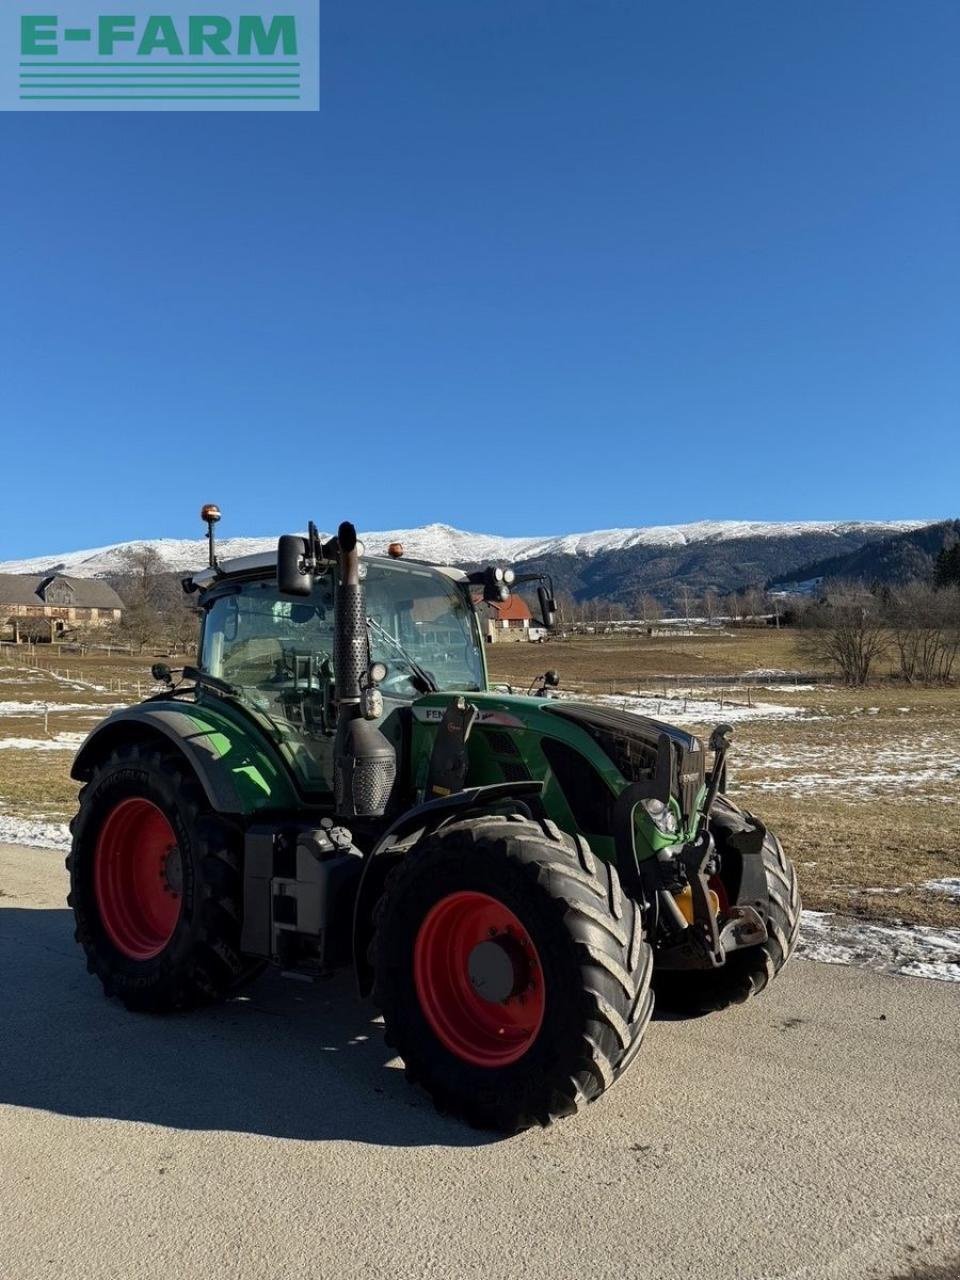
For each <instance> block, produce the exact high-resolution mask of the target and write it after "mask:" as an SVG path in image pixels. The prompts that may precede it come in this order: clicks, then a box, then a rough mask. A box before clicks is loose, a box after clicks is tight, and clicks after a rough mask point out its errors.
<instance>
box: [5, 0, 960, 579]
mask: <svg viewBox="0 0 960 1280" xmlns="http://www.w3.org/2000/svg"><path fill="white" fill-rule="evenodd" d="M320 30H321V66H320V73H321V94H320V96H321V110H320V112H319V114H316V115H313V114H309V115H308V114H303V115H298V114H293V113H291V114H284V115H272V116H267V115H259V114H243V115H227V114H223V115H217V114H170V115H163V114H160V113H157V114H149V115H148V114H138V115H120V114H103V115H100V114H84V115H79V114H78V115H70V114H50V115H19V114H9V113H8V114H3V115H2V116H0V173H2V184H3V193H4V194H3V199H2V202H0V246H2V250H0V284H2V300H3V306H2V308H0V429H2V432H3V438H4V448H3V459H4V465H3V468H2V472H3V477H4V483H3V485H2V494H3V497H2V501H0V558H5V557H11V556H15V555H26V554H30V553H45V552H48V551H58V550H66V549H70V548H75V547H82V546H92V545H98V544H102V543H107V542H112V541H115V540H118V539H121V538H133V537H158V536H163V535H169V536H185V535H194V534H196V533H197V532H198V520H197V515H196V512H197V508H198V507H199V505H200V503H201V502H202V501H205V500H216V501H218V502H219V503H220V504H221V506H222V507H223V509H224V521H223V524H222V525H221V530H222V532H223V534H225V535H226V534H238V533H250V534H259V533H269V532H274V531H280V530H282V529H284V528H298V527H302V526H303V525H304V523H305V521H306V520H307V518H309V517H313V518H314V519H316V520H317V522H318V523H319V524H320V525H321V526H325V527H330V526H332V525H334V524H335V523H336V522H337V521H338V520H340V519H343V518H352V519H355V520H356V521H357V522H358V523H359V524H360V525H362V526H364V527H366V528H389V527H397V526H403V525H413V524H421V523H425V522H428V521H434V520H438V521H445V522H449V523H451V524H456V525H458V526H460V527H463V528H473V529H481V530H492V531H498V532H503V533H517V534H519V533H539V532H545V533H546V532H560V531H568V530H582V529H590V528H601V527H608V526H616V525H634V524H648V523H661V522H675V521H685V520H693V519H699V518H708V517H710V518H713V517H736V518H757V519H801V518H811V519H816V518H831V517H838V518H843V517H871V518H885V517H890V518H897V517H905V518H906V517H913V516H927V515H929V516H931V517H936V516H945V515H957V514H960V499H958V488H960V486H958V481H960V461H958V458H960V449H958V448H957V439H958V404H960V375H958V361H957V350H958V345H960V343H958V339H960V325H958V303H957V299H958V298H960V279H958V277H960V269H958V268H960V238H958V226H957V209H958V207H960V200H958V197H960V165H958V152H960V147H958V143H960V127H958V125H960V87H958V86H960V76H958V65H957V57H956V49H957V48H958V39H960V6H958V5H957V4H955V3H953V0H951V2H950V3H940V2H939V0H922V3H920V4H911V3H908V2H907V0H903V2H902V3H897V4H891V3H887V2H885V0H870V3H858V2H856V0H843V3H839V4H838V3H836V0H812V2H809V3H804V4H802V5H800V4H795V3H786V2H785V0H757V2H756V3H730V2H728V0H724V3H721V4H716V3H713V2H712V0H711V2H710V3H706V2H704V3H692V2H689V0H687V2H683V0H680V2H679V3H678V2H677V0H670V3H666V2H658V3H645V2H638V0H579V2H577V3H572V2H570V0H539V2H536V3H535V2H534V0H509V2H507V0H483V2H481V0H444V2H443V3H433V2H431V0H422V2H420V3H417V2H414V3H411V4H403V5H400V4H397V3H396V2H395V0H390V2H389V3H386V2H384V3H379V2H373V0H352V2H351V3H341V2H339V0H338V2H337V3H327V2H326V0H321V9H320Z"/></svg>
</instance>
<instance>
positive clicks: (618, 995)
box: [371, 815, 653, 1133]
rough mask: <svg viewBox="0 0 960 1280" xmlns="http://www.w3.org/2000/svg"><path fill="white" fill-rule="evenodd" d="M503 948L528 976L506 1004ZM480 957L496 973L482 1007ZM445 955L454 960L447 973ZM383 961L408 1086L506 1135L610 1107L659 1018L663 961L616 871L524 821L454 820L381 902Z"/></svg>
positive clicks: (549, 828) (379, 950)
mask: <svg viewBox="0 0 960 1280" xmlns="http://www.w3.org/2000/svg"><path fill="white" fill-rule="evenodd" d="M491 902H492V903H493V906H490V903H491ZM478 904H479V905H478ZM475 910H476V911H479V912H480V914H479V915H474V914H473V913H474V911H475ZM484 911H489V912H490V913H491V914H490V915H488V916H484V914H483V912H484ZM498 919H499V920H500V921H501V925H498V924H496V923H490V927H489V929H488V928H486V927H485V925H486V923H489V922H491V921H496V920H498ZM503 921H507V922H511V921H512V922H513V923H512V924H510V923H507V924H506V925H503V924H502V922H503ZM481 925H482V926H484V927H480V926H481ZM458 928H459V929H460V933H459V934H458ZM471 929H474V930H475V932H474V934H472V935H471V934H470V933H469V931H470V930H471ZM468 935H469V936H468ZM491 935H495V936H494V937H492V939H491ZM504 951H506V952H507V953H509V954H510V955H512V956H513V957H514V961H511V963H515V965H516V967H515V968H514V969H512V970H511V969H510V967H509V965H506V969H507V973H508V978H507V979H506V986H505V987H501V988H500V990H506V991H508V992H509V994H507V995H506V996H504V997H503V998H502V999H501V998H500V997H499V995H497V994H494V995H491V994H490V992H491V990H492V989H493V988H496V985H497V982H498V981H503V979H502V973H503V966H504V965H505V964H506V962H505V961H504ZM483 952H485V955H486V958H487V959H488V960H489V959H490V958H491V956H492V961H491V968H490V969H489V970H488V973H489V974H492V975H493V976H492V977H491V984H492V985H487V986H486V987H485V990H486V994H485V995H484V996H480V994H479V992H480V990H481V988H483V987H484V983H485V982H486V977H484V976H482V975H481V976H478V974H477V973H476V972H475V970H474V967H473V966H474V962H475V960H476V958H477V957H478V956H481V953H483ZM468 953H469V955H468ZM444 955H449V957H450V959H451V963H450V964H449V965H447V966H445V965H443V964H442V963H440V964H439V965H436V961H437V959H438V958H439V960H440V961H442V959H443V957H444ZM371 959H372V961H373V966H374V971H375V988H374V999H375V1001H376V1002H377V1004H378V1005H379V1006H380V1008H381V1010H382V1012H383V1016H384V1023H385V1034H386V1039H387V1043H388V1044H390V1045H392V1046H393V1047H394V1048H396V1050H397V1052H398V1053H399V1055H400V1056H401V1057H402V1058H403V1060H404V1064H405V1066H406V1072H407V1077H408V1079H410V1080H411V1081H414V1082H416V1083H418V1084H420V1085H422V1086H423V1088H424V1089H426V1090H427V1092H428V1093H429V1094H430V1095H431V1096H432V1098H433V1100H434V1103H435V1104H436V1106H437V1108H438V1110H440V1111H442V1112H445V1113H449V1114H452V1115H456V1116H459V1117H461V1118H463V1119H465V1120H466V1121H467V1122H468V1123H470V1124H472V1125H474V1126H476V1127H479V1128H488V1129H495V1130H498V1131H500V1132H506V1133H515V1132H517V1131H519V1130H521V1129H525V1128H528V1127H529V1126H531V1125H534V1124H540V1125H547V1124H549V1123H550V1122H551V1121H553V1120H556V1119H558V1118H559V1117H561V1116H567V1115H572V1114H573V1113H574V1112H576V1111H578V1110H580V1108H581V1107H583V1106H585V1105H586V1104H587V1103H588V1102H592V1101H593V1100H594V1099H596V1098H598V1097H599V1096H600V1094H601V1093H603V1092H604V1090H605V1089H607V1088H609V1087H610V1086H611V1085H612V1084H613V1083H614V1081H615V1080H616V1079H617V1078H618V1077H619V1076H620V1075H621V1074H622V1073H623V1071H624V1070H625V1069H626V1067H627V1066H628V1065H629V1063H630V1062H631V1061H632V1060H633V1058H634V1056H635V1055H636V1053H637V1051H638V1049H639V1048H640V1042H641V1040H642V1037H643V1033H644V1031H645V1030H646V1027H647V1023H648V1022H649V1020H650V1014H651V1011H652V1008H653V995H652V992H651V990H650V981H651V975H652V968H653V964H652V952H651V949H650V947H649V945H648V944H647V942H646V940H645V938H644V934H643V926H642V922H641V918H640V912H639V910H638V908H637V906H636V904H635V903H634V902H633V901H632V900H631V899H629V898H628V897H627V896H626V895H624V894H623V893H622V891H621V888H620V883H619V879H618V877H617V872H616V870H615V869H614V868H613V867H611V866H609V865H607V864H606V863H604V862H602V861H601V860H600V859H597V858H594V856H593V854H592V853H591V851H590V848H589V846H588V845H587V843H586V841H585V840H584V839H583V838H582V837H576V838H574V837H571V836H568V835H565V834H563V833H562V832H561V831H560V830H559V828H557V827H556V826H555V825H554V824H553V823H551V822H544V823H538V822H533V821H531V820H529V819H527V818H523V817H520V816H519V815H515V816H509V817H506V816H489V817H483V818H476V819H472V820H464V821H460V822H456V823H452V824H451V825H449V826H446V827H443V828H442V829H441V830H440V831H438V832H436V833H435V834H433V835H431V836H428V837H427V838H425V839H424V840H423V841H422V842H421V843H420V844H419V845H418V846H416V847H415V848H414V849H413V850H412V851H411V852H410V853H408V854H407V855H406V856H405V857H404V858H403V860H402V861H401V862H400V864H399V865H398V866H397V867H396V868H395V870H394V871H392V872H391V874H390V876H389V877H388V879H387V882H386V886H385V889H384V894H383V896H382V898H381V899H380V902H379V903H378V905H377V908H376V911H375V919H374V936H373V941H372V944H371ZM467 959H469V964H470V972H469V974H468V973H467V972H466V961H467ZM457 962H460V963H461V964H462V967H463V969H464V972H463V973H458V972H457ZM478 963H479V962H478ZM432 965H434V966H435V969H434V970H431V966H432ZM498 966H499V967H498ZM431 972H433V979H432V980H431V979H430V976H429V975H430V973H431ZM519 973H522V975H523V977H522V978H519V979H518V978H516V977H514V978H511V977H510V976H509V975H510V974H513V975H516V974H519ZM425 974H426V975H427V976H426V977H425ZM511 981H513V983H514V985H513V986H512V987H511V986H510V982H511ZM471 984H472V985H471ZM478 984H479V985H478ZM521 996H523V1000H524V1001H525V1002H526V1003H521ZM491 1019H492V1021H491ZM500 1021H502V1022H503V1026H502V1027H499V1028H498V1026H497V1023H498V1022H500ZM491 1027H492V1031H491ZM498 1030H499V1033H500V1034H501V1035H503V1036H504V1042H500V1041H498V1040H497V1038H496V1037H497V1033H498Z"/></svg>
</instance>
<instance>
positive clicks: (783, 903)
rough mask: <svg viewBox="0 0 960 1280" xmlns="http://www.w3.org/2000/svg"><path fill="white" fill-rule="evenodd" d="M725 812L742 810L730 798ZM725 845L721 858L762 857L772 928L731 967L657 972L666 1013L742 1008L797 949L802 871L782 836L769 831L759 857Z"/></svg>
mask: <svg viewBox="0 0 960 1280" xmlns="http://www.w3.org/2000/svg"><path fill="white" fill-rule="evenodd" d="M723 808H725V809H726V810H728V811H731V812H737V813H739V812H740V811H739V810H736V808H735V806H734V805H733V804H732V803H731V802H730V801H728V800H726V798H725V797H724V800H723ZM743 817H744V818H745V819H747V820H748V821H753V822H755V819H751V817H750V815H749V814H746V813H744V814H743ZM717 834H720V833H717ZM720 844H721V859H725V858H730V859H733V860H734V861H735V860H736V859H737V858H740V857H760V858H762V859H763V872H764V880H765V882H766V902H765V904H764V906H763V910H762V914H763V916H764V920H765V923H766V926H767V933H768V937H767V940H766V941H765V942H761V943H759V944H758V945H757V946H755V947H744V948H743V949H742V950H740V951H732V952H731V953H730V954H729V955H728V957H727V961H726V964H724V965H723V966H722V967H721V968H719V969H710V970H704V969H691V970H680V971H676V970H669V969H666V970H660V971H659V972H655V975H654V988H655V990H656V993H657V1007H658V1009H660V1010H661V1011H662V1012H668V1013H675V1014H679V1015H680V1016H684V1017H697V1016H699V1015H701V1014H706V1013H716V1012H719V1011H720V1010H721V1009H726V1008H728V1007H729V1006H730V1005H733V1004H743V1003H744V1001H745V1000H749V999H750V998H751V996H756V995H759V994H760V992H761V991H764V990H765V989H766V987H767V986H769V984H770V983H771V982H772V981H773V979H774V978H775V977H776V976H777V975H778V974H779V973H780V971H781V970H782V969H783V967H784V965H785V964H786V963H787V961H788V960H789V959H790V956H791V955H792V954H793V951H794V948H795V947H796V945H797V938H798V937H799V935H800V911H801V903H800V886H799V884H798V882H797V869H796V867H795V866H794V865H793V863H792V862H791V860H790V859H789V858H788V857H787V856H786V854H785V853H784V851H783V846H782V845H781V843H780V841H779V840H778V839H777V837H776V836H775V835H774V834H773V832H772V831H767V830H766V829H765V828H764V829H763V843H762V846H761V848H760V851H759V853H754V854H738V853H736V852H735V851H734V850H733V849H729V850H726V851H725V850H724V849H723V842H722V840H721V841H720ZM721 874H722V871H721Z"/></svg>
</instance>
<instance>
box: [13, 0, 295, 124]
mask: <svg viewBox="0 0 960 1280" xmlns="http://www.w3.org/2000/svg"><path fill="white" fill-rule="evenodd" d="M94 3H95V0H94ZM53 8H54V6H49V7H45V8H44V10H43V11H41V10H40V8H39V7H34V6H33V5H31V6H30V7H29V8H26V7H20V6H17V5H16V4H14V5H12V6H10V8H9V9H7V10H6V13H5V14H4V18H3V20H2V25H0V33H2V37H3V38H2V50H0V56H3V58H4V63H5V64H6V65H2V64H0V108H2V109H4V110H8V111H9V110H21V111H22V110H28V111H29V110H41V111H76V110H80V111H144V110H148V111H150V110H153V111H156V110H160V111H170V110H172V111H210V110H213V111H238V110H239V111H250V110H253V111H315V110H317V109H318V107H319V101H318V99H319V93H318V83H317V81H318V75H317V61H318V59H317V52H318V51H317V28H318V20H317V19H318V13H317V9H318V4H317V0H281V4H280V6H279V7H278V9H277V10H263V11H260V12H257V11H256V6H255V5H253V4H251V3H249V0H236V3H235V5H234V4H233V3H230V0H228V2H227V3H219V4H218V5H217V11H216V12H210V11H209V9H203V10H200V9H198V8H197V7H196V5H195V4H191V3H187V2H186V0H167V3H166V4H165V5H164V9H163V11H162V12H159V13H158V12H156V11H153V10H152V9H151V10H150V11H147V10H146V9H144V10H142V11H141V12H139V13H137V12H132V13H131V12H130V11H129V10H130V9H132V8H134V6H133V5H129V6H128V8H127V11H126V12H123V13H114V12H98V11H96V10H91V5H90V3H89V0H61V3H60V4H59V5H57V6H56V8H57V10H58V11H57V12H52V11H51V10H52V9H53ZM241 8H242V12H241ZM11 10H14V11H16V12H14V13H11ZM14 19H15V21H16V31H15V33H14V31H13V30H12V26H13V20H14ZM14 36H15V38H14V39H11V38H10V37H14ZM11 54H15V55H16V56H15V59H14V58H11V57H10V55H11Z"/></svg>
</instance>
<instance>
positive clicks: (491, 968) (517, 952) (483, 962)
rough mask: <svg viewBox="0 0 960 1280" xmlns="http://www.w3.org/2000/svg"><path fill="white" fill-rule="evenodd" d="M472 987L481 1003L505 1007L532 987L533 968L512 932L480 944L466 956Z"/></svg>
mask: <svg viewBox="0 0 960 1280" xmlns="http://www.w3.org/2000/svg"><path fill="white" fill-rule="evenodd" d="M467 972H468V974H469V976H470V985H471V986H472V987H473V989H474V991H475V992H476V993H477V995H478V996H479V997H480V998H481V999H482V1000H487V1001H489V1002H490V1003H491V1004H502V1003H504V1002H505V1001H507V1000H509V999H511V997H513V996H517V995H519V994H520V992H521V991H523V990H525V988H526V987H527V986H529V984H530V965H529V963H528V961H527V959H526V956H525V955H524V952H523V947H521V946H520V945H519V944H518V943H517V941H516V939H514V938H513V937H512V936H511V935H510V934H509V933H502V934H498V935H497V936H496V937H495V938H488V939H487V940H486V941H484V942H478V943H477V945H476V946H475V947H474V948H473V950H472V951H471V952H470V955H469V956H468V957H467Z"/></svg>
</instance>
